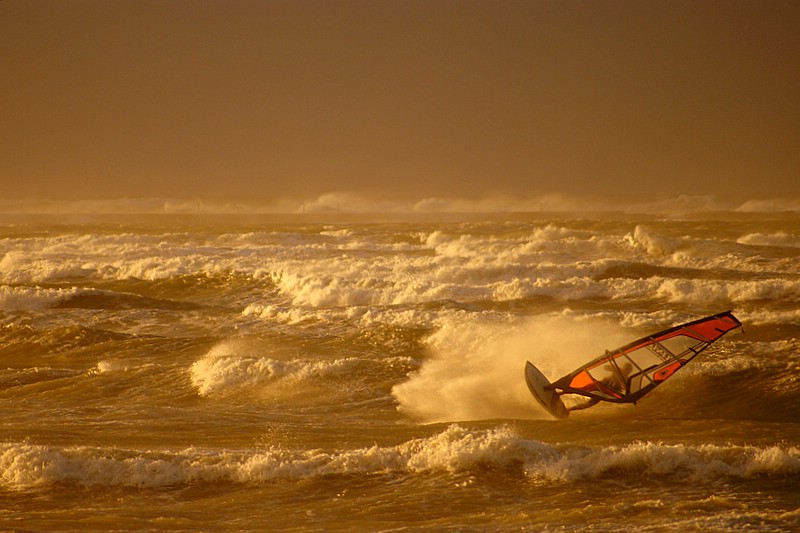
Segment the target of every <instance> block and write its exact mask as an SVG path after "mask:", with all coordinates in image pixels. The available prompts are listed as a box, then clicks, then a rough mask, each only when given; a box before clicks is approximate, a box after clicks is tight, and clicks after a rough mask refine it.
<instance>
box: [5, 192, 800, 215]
mask: <svg viewBox="0 0 800 533" xmlns="http://www.w3.org/2000/svg"><path fill="white" fill-rule="evenodd" d="M580 212H586V213H593V212H594V213H603V212H619V213H629V214H651V215H669V214H674V215H687V214H694V213H707V212H738V213H786V212H793V213H800V198H752V199H748V200H738V201H734V200H725V199H720V198H717V197H715V196H711V195H697V196H692V195H679V196H676V197H673V198H661V199H658V200H651V201H646V200H627V201H613V200H608V199H599V198H593V197H581V196H567V195H561V194H547V195H540V196H531V197H524V198H520V197H506V196H487V197H484V198H477V199H476V198H459V197H437V196H430V197H425V198H420V199H417V200H393V199H387V198H372V197H369V196H366V195H362V194H357V193H346V192H331V193H325V194H321V195H319V196H312V197H308V198H287V197H284V198H274V199H271V200H263V201H238V200H213V199H209V198H203V197H195V198H159V197H120V198H107V199H80V200H76V199H14V200H11V199H8V200H2V199H0V213H2V214H6V215H12V214H19V215H48V214H49V215H52V214H64V215H67V214H73V215H114V214H131V215H134V214H135V215H147V214H153V215H157V214H169V215H190V214H216V215H226V214H228V215H248V214H252V215H259V214H264V215H270V214H275V215H302V214H317V215H322V214H336V213H339V214H362V215H369V214H392V215H404V214H406V215H425V214H437V213H442V214H445V213H449V214H456V213H465V214H469V213H475V214H490V213H580Z"/></svg>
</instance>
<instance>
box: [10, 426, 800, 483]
mask: <svg viewBox="0 0 800 533" xmlns="http://www.w3.org/2000/svg"><path fill="white" fill-rule="evenodd" d="M498 468H500V469H503V470H504V471H506V472H507V473H508V474H509V475H512V476H516V477H520V478H526V479H528V480H529V481H530V482H532V483H557V484H560V483H575V482H581V481H586V480H594V479H602V478H604V477H606V476H614V477H615V478H616V479H617V480H621V481H622V482H624V479H625V478H626V476H628V477H630V479H641V478H642V477H650V476H653V477H664V476H672V477H679V478H684V479H690V480H694V481H697V482H706V481H714V480H719V479H726V478H742V479H749V478H765V477H766V478H769V477H776V478H781V479H785V478H787V477H789V478H793V477H796V476H798V475H800V449H798V448H796V447H792V446H788V447H782V446H735V445H725V446H719V445H710V444H709V445H685V444H662V443H654V442H634V443H631V444H628V445H624V446H606V447H595V448H593V447H576V446H566V445H553V444H547V443H544V442H540V441H536V440H530V439H526V438H523V437H521V436H519V435H518V434H517V433H516V432H514V431H513V430H511V429H509V428H508V427H499V428H496V429H490V430H469V429H464V428H462V427H460V426H457V425H453V426H450V427H448V428H446V429H445V430H443V431H441V432H440V433H437V434H434V435H432V436H430V437H426V438H419V439H412V440H410V441H407V442H404V443H401V444H398V445H396V446H383V447H382V446H377V445H376V446H372V447H369V448H359V449H352V450H340V451H323V450H302V451H299V450H287V449H280V448H268V449H264V450H257V451H225V450H202V449H195V448H189V449H186V450H183V451H179V452H163V451H161V452H158V451H146V452H141V451H134V450H123V449H114V448H93V447H86V446H74V447H57V446H43V445H36V444H20V443H4V444H0V472H1V473H0V484H1V486H2V487H3V488H4V489H6V490H30V489H35V488H38V487H46V486H49V485H53V484H74V485H80V486H109V487H137V488H145V489H147V488H159V487H169V486H181V485H188V484H194V483H219V482H227V483H247V484H251V483H268V482H275V481H280V480H302V479H312V478H318V477H322V476H337V475H338V476H350V475H355V474H359V475H364V474H366V475H396V474H414V475H429V474H437V473H438V474H460V473H465V472H467V473H473V474H475V475H480V473H481V472H482V471H486V470H487V469H489V470H490V471H492V470H494V469H498Z"/></svg>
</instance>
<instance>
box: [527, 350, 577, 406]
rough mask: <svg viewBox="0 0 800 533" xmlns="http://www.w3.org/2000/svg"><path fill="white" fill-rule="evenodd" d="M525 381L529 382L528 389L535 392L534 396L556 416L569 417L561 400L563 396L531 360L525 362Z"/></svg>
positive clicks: (532, 392)
mask: <svg viewBox="0 0 800 533" xmlns="http://www.w3.org/2000/svg"><path fill="white" fill-rule="evenodd" d="M525 383H527V384H528V389H529V390H530V391H531V394H533V397H534V398H536V400H537V401H538V402H539V403H540V404H541V405H542V407H544V408H545V410H546V411H547V412H548V413H550V414H551V415H552V416H554V417H555V418H567V417H568V416H569V411H568V410H567V407H566V406H565V405H564V402H562V401H561V397H560V395H559V394H558V393H557V392H556V390H555V387H553V386H552V384H551V383H550V381H549V380H548V379H547V378H546V377H545V376H544V374H542V372H541V371H540V370H539V369H538V368H536V367H535V366H533V364H532V363H531V362H530V361H527V362H526V364H525Z"/></svg>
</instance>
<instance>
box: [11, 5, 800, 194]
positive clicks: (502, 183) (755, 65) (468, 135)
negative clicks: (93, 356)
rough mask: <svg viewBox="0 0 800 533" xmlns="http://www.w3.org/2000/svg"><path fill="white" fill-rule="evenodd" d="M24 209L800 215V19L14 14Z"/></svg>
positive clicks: (503, 10) (793, 15)
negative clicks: (494, 202) (204, 206)
mask: <svg viewBox="0 0 800 533" xmlns="http://www.w3.org/2000/svg"><path fill="white" fill-rule="evenodd" d="M0 35H1V36H2V46H1V47H0V69H1V70H0V72H2V77H1V78H0V80H1V81H0V91H2V93H1V94H0V97H1V98H2V104H0V185H2V193H0V195H1V196H2V199H14V198H52V199H83V198H92V199H102V198H119V197H165V198H167V197H169V198H195V197H204V198H225V199H250V200H252V199H264V200H268V199H270V198H275V197H286V196H291V197H305V196H308V197H313V196H314V195H321V194H324V193H328V192H337V191H348V192H356V193H360V194H364V195H367V196H373V197H392V198H403V199H412V200H413V199H419V198H426V197H435V196H440V197H463V198H481V197H485V196H489V195H493V194H504V195H511V196H518V197H533V196H537V195H544V194H563V195H567V196H600V197H604V198H610V199H614V198H622V199H624V200H626V201H627V200H631V199H637V198H646V197H673V196H678V195H682V194H689V195H705V194H717V195H721V196H730V197H736V198H743V199H746V198H753V197H757V198H773V197H786V196H793V197H800V2H797V1H796V0H789V1H771V0H755V1H738V0H719V1H705V0H689V1H681V0H647V1H642V0H630V1H627V0H626V1H619V0H589V1H587V0H574V1H573V0H528V1H505V0H480V1H474V0H423V1H417V0H394V1H387V0H360V1H355V0H280V1H278V0H273V1H269V0H255V1H245V0H216V1H208V0H192V1H188V0H173V1H166V0H165V1H152V0H112V1H109V0H71V1H55V0H2V1H0Z"/></svg>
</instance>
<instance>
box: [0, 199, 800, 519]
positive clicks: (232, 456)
mask: <svg viewBox="0 0 800 533" xmlns="http://www.w3.org/2000/svg"><path fill="white" fill-rule="evenodd" d="M727 309H732V310H733V311H734V313H735V314H736V316H737V317H738V318H739V319H740V320H741V321H742V322H743V324H744V328H743V331H736V332H733V333H731V334H729V335H727V336H725V337H723V339H722V340H720V341H719V342H718V343H716V344H715V345H713V346H712V347H711V348H710V349H709V350H707V351H706V352H704V353H702V354H701V355H700V356H698V357H697V358H696V359H695V360H694V361H693V362H692V363H691V364H690V365H688V366H687V367H686V368H685V369H682V370H681V371H680V372H679V373H678V374H677V375H675V376H674V377H673V378H672V379H670V380H669V381H668V382H666V383H664V384H663V385H662V386H660V387H659V388H658V389H656V390H655V391H654V392H653V393H652V394H650V395H648V396H647V397H645V398H643V399H642V400H641V401H640V402H639V403H638V405H636V406H633V405H613V404H603V405H598V406H597V407H594V408H592V409H589V410H585V411H579V412H575V413H573V414H572V415H571V416H570V418H569V419H567V420H553V419H551V418H550V417H549V416H548V415H547V414H546V413H545V412H543V410H542V409H541V408H540V407H539V406H538V404H537V403H536V402H535V400H534V399H533V398H532V397H531V395H530V393H529V392H528V391H527V389H526V386H525V382H524V377H523V376H524V374H523V369H524V365H525V361H526V360H530V361H531V362H533V363H534V364H536V365H537V366H538V367H539V368H540V369H541V370H542V371H543V372H544V373H545V375H547V376H548V377H549V378H550V379H556V378H558V377H560V376H561V375H563V374H566V373H567V372H569V371H571V370H573V369H574V368H575V367H576V366H577V365H580V364H582V363H584V362H586V361H588V360H589V359H591V358H594V357H596V356H598V355H600V354H602V353H603V352H604V350H606V349H613V348H615V347H617V346H620V345H622V344H625V343H627V342H628V341H630V340H633V339H635V338H638V337H640V336H643V335H646V334H648V333H651V332H654V331H657V330H660V329H663V328H666V327H669V326H672V325H675V324H678V323H681V322H684V321H689V320H694V319H697V318H700V317H702V316H705V315H709V314H713V313H717V312H721V311H725V310H727ZM798 373H800V218H798V217H797V216H794V215H782V216H776V215H763V216H744V215H737V214H734V215H724V216H723V215H714V216H712V215H707V216H703V217H700V216H695V217H692V218H688V219H671V218H663V217H662V218H658V217H630V216H626V215H619V216H613V215H608V214H606V215H603V216H597V217H591V216H584V217H578V216H563V215H552V216H547V215H541V214H540V215H536V216H534V215H528V216H523V215H516V216H511V215H508V216H503V215H497V216H486V217H481V216H479V215H474V214H473V215H471V216H469V217H464V218H463V219H458V218H457V217H454V218H450V219H433V218H429V219H427V220H417V221H399V220H395V221H389V222H386V221H384V222H375V221H370V220H362V219H358V218H352V219H346V218H345V217H341V216H340V217H331V220H312V219H310V218H309V219H306V218H303V217H296V218H293V219H286V220H282V219H277V218H275V217H272V218H270V217H261V218H258V217H251V218H249V219H248V218H247V217H233V216H231V217H216V218H215V217H203V216H200V215H198V216H194V217H191V216H186V217H182V218H180V217H178V218H169V217H167V216H163V217H158V216H154V217H149V218H147V219H146V220H144V219H141V220H140V219H137V218H135V217H128V218H125V217H117V218H114V217H108V218H105V219H102V218H96V217H95V218H92V217H82V218H81V219H78V220H75V219H73V220H70V219H69V218H67V219H64V218H63V217H62V218H42V219H29V220H22V221H14V222H12V221H7V222H5V223H4V224H3V225H2V226H0V412H1V413H2V423H1V424H0V428H2V429H0V529H2V530H23V531H91V530H96V531H101V530H102V531H107V530H114V531H128V530H130V531H137V530H144V531H151V530H159V531H226V530H243V531H244V530H261V531H266V530H282V531H343V530H348V531H353V530H356V531H426V530H427V531H447V530H478V531H519V530H527V531H612V532H613V531H619V532H628V531H633V530H639V531H798V530H800V511H798V508H799V507H800V380H799V379H798Z"/></svg>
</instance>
